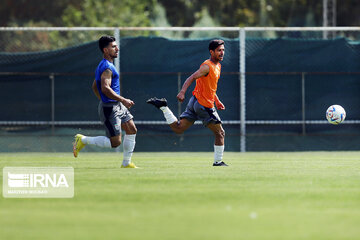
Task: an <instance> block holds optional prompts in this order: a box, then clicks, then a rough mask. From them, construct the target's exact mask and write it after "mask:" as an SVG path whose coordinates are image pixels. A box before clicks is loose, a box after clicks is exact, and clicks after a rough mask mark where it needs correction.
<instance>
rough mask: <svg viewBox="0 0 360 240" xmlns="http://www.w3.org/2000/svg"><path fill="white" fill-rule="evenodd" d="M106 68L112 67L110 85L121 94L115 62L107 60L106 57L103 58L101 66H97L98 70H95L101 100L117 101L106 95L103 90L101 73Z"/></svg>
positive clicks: (105, 101) (106, 101) (107, 101)
mask: <svg viewBox="0 0 360 240" xmlns="http://www.w3.org/2000/svg"><path fill="white" fill-rule="evenodd" d="M106 69H110V70H111V72H112V76H111V85H110V87H111V89H112V90H114V92H116V93H117V94H118V95H120V82H119V73H118V71H117V70H116V68H115V66H114V64H113V63H111V62H110V61H108V60H106V59H105V58H104V59H103V60H101V62H100V63H99V66H98V67H97V69H96V72H95V80H96V86H97V89H98V90H99V93H100V97H101V101H103V102H104V103H109V102H116V100H114V99H111V98H108V97H107V96H105V94H104V93H103V92H102V91H101V74H102V73H103V72H104V71H105V70H106Z"/></svg>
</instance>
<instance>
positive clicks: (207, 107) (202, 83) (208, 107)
mask: <svg viewBox="0 0 360 240" xmlns="http://www.w3.org/2000/svg"><path fill="white" fill-rule="evenodd" d="M209 51H210V59H207V60H205V61H204V62H203V63H202V64H201V66H200V68H199V69H198V70H197V71H196V72H194V73H193V74H192V75H191V76H190V77H188V78H187V79H186V81H185V83H184V85H183V86H182V88H181V90H180V92H179V93H178V95H177V96H176V98H177V99H178V100H179V101H180V102H183V101H184V99H185V93H186V90H187V89H188V87H189V86H190V85H191V84H192V82H194V81H195V80H196V86H195V89H194V91H193V92H192V95H193V96H192V97H191V98H190V100H189V102H188V105H187V106H186V109H185V111H184V112H183V113H182V114H181V115H180V121H178V119H177V118H176V117H175V115H174V114H173V113H172V112H171V110H170V109H169V108H168V106H167V101H166V99H165V98H161V99H159V98H155V97H154V98H150V99H149V100H147V103H149V104H152V105H154V106H155V107H157V108H159V109H161V110H162V111H163V113H164V117H165V119H166V122H167V123H168V124H169V125H170V127H171V129H172V130H173V131H174V132H175V133H178V134H181V133H183V132H184V131H185V130H186V129H188V128H189V127H190V126H191V125H193V124H194V122H195V121H196V120H202V122H203V124H204V125H205V126H206V127H208V128H209V129H210V130H211V131H212V132H213V133H214V136H215V144H214V163H213V166H227V164H226V163H224V162H223V161H222V158H223V153H224V139H225V131H224V129H223V127H222V125H221V119H220V117H219V115H218V113H217V111H216V109H215V107H214V103H215V105H216V108H217V109H218V110H225V106H224V104H223V103H222V102H221V101H220V100H219V98H218V96H217V95H216V89H217V83H218V80H219V78H220V72H221V64H220V61H222V60H223V58H224V54H225V46H224V41H223V40H212V41H211V42H210V44H209Z"/></svg>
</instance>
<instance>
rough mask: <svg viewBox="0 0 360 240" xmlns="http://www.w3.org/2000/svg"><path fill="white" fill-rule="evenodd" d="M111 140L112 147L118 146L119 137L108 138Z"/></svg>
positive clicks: (119, 142) (119, 143)
mask: <svg viewBox="0 0 360 240" xmlns="http://www.w3.org/2000/svg"><path fill="white" fill-rule="evenodd" d="M110 142H111V147H112V148H117V147H118V146H120V145H121V138H118V139H110Z"/></svg>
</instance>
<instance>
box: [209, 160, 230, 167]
mask: <svg viewBox="0 0 360 240" xmlns="http://www.w3.org/2000/svg"><path fill="white" fill-rule="evenodd" d="M213 166H214V167H227V166H229V165H227V164H226V163H224V162H223V161H221V162H219V163H213Z"/></svg>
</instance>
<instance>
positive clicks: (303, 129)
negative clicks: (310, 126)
mask: <svg viewBox="0 0 360 240" xmlns="http://www.w3.org/2000/svg"><path fill="white" fill-rule="evenodd" d="M301 106H302V109H301V111H302V134H303V135H306V124H305V120H306V117H305V110H306V109H305V73H304V72H302V73H301Z"/></svg>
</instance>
